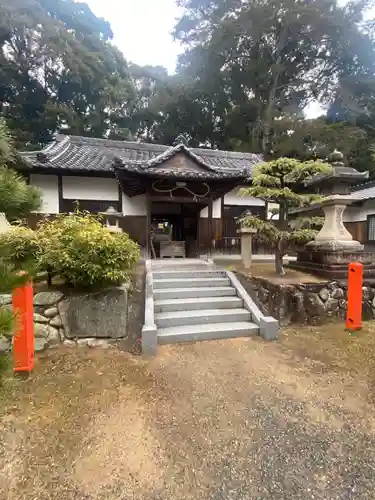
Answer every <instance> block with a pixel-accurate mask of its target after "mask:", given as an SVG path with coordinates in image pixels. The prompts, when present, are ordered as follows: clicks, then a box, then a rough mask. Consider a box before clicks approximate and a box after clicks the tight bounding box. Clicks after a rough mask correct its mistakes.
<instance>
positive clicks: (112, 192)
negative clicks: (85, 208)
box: [62, 176, 119, 201]
mask: <svg viewBox="0 0 375 500" xmlns="http://www.w3.org/2000/svg"><path fill="white" fill-rule="evenodd" d="M62 187H63V198H64V199H66V200H97V201H99V200H103V201H118V198H119V187H118V181H117V179H111V178H108V177H76V176H71V177H70V176H66V177H63V178H62Z"/></svg>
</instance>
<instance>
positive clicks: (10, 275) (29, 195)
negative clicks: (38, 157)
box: [0, 120, 41, 337]
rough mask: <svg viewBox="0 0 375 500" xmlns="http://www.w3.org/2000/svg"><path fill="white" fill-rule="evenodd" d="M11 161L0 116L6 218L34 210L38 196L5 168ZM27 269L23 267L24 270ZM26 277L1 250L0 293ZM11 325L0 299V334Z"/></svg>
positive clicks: (1, 199)
mask: <svg viewBox="0 0 375 500" xmlns="http://www.w3.org/2000/svg"><path fill="white" fill-rule="evenodd" d="M14 161H15V153H14V148H13V142H12V138H11V136H10V134H9V132H8V129H7V126H6V124H5V122H4V121H3V120H0V212H2V213H4V214H5V216H6V217H7V218H9V219H10V220H15V219H17V218H18V217H25V216H26V215H27V214H28V213H29V212H31V211H32V210H37V209H38V208H39V206H40V203H41V199H40V194H39V192H38V190H37V189H36V188H34V187H32V186H28V185H27V184H26V182H25V180H24V179H23V178H22V177H21V176H20V175H18V174H17V173H16V172H14V171H12V170H10V169H9V168H8V166H9V165H12V163H13V162H14ZM25 271H27V270H25ZM25 279H27V274H24V275H20V274H19V273H18V270H17V269H16V268H15V267H14V265H12V264H11V263H10V259H8V258H7V255H5V253H4V252H2V253H1V256H0V293H10V291H11V290H12V288H13V287H14V286H16V285H18V284H21V283H22V282H24V281H25ZM12 328H13V315H12V313H11V312H10V311H9V309H8V308H6V307H4V306H1V303H0V337H1V336H3V335H6V334H9V332H11V330H12Z"/></svg>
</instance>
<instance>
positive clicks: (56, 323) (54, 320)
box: [49, 316, 62, 328]
mask: <svg viewBox="0 0 375 500" xmlns="http://www.w3.org/2000/svg"><path fill="white" fill-rule="evenodd" d="M49 324H50V325H51V326H55V327H56V328H60V327H61V326H62V322H61V318H60V316H55V317H54V318H52V319H51V321H50V322H49Z"/></svg>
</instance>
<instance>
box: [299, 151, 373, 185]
mask: <svg viewBox="0 0 375 500" xmlns="http://www.w3.org/2000/svg"><path fill="white" fill-rule="evenodd" d="M327 160H328V163H329V164H330V165H331V167H332V169H331V172H329V173H326V174H317V175H315V176H314V177H313V178H312V179H309V180H308V181H306V182H305V185H306V186H312V185H314V186H318V185H323V184H324V185H326V184H327V182H328V183H330V184H334V183H336V182H339V183H340V184H347V185H348V186H350V185H352V184H356V183H358V181H362V180H365V179H368V177H369V173H368V172H359V171H358V170H356V169H355V168H352V167H347V166H345V163H344V155H343V154H342V153H341V151H338V150H337V149H335V150H334V151H333V152H332V153H331V154H330V155H329V156H328V159H327Z"/></svg>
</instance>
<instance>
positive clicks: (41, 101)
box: [0, 0, 134, 147]
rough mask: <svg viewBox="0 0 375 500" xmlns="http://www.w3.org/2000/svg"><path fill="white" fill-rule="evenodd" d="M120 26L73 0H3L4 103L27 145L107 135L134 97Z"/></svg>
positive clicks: (0, 73) (0, 79) (0, 96)
mask: <svg viewBox="0 0 375 500" xmlns="http://www.w3.org/2000/svg"><path fill="white" fill-rule="evenodd" d="M111 38H112V32H111V29H110V26H109V24H108V23H107V22H105V21H104V20H103V19H100V18H97V17H96V16H94V14H93V13H92V12H91V10H90V8H89V7H88V6H87V4H84V3H80V2H74V1H73V0H57V1H56V0H54V1H52V0H14V1H13V2H8V1H5V0H0V110H1V111H2V113H3V114H4V115H5V116H6V117H7V118H8V123H9V126H10V127H11V129H12V132H13V134H14V135H15V138H16V140H17V145H18V146H19V147H21V146H23V147H29V146H31V147H39V146H40V145H41V144H43V143H46V142H48V140H50V138H51V136H52V134H53V133H54V132H56V131H57V130H59V129H61V128H63V129H64V130H66V131H68V132H72V133H77V134H78V133H80V134H84V135H94V136H104V135H105V134H107V133H108V131H109V130H110V129H111V127H113V126H115V124H116V122H117V121H119V120H121V118H122V116H123V114H124V106H126V104H127V103H128V102H129V103H131V102H132V99H134V92H133V88H132V85H131V82H130V77H129V71H128V67H127V64H126V61H125V59H124V58H123V56H122V54H121V53H120V52H119V51H118V50H117V49H116V48H115V47H114V46H113V45H112V44H111V43H110V40H111Z"/></svg>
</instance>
